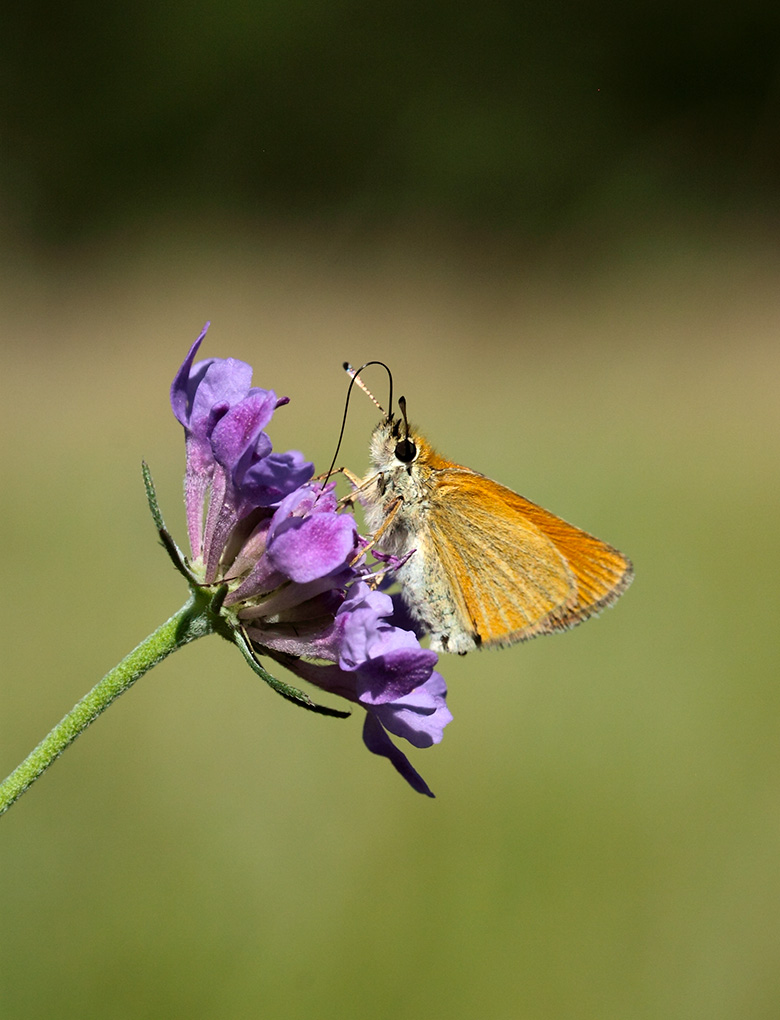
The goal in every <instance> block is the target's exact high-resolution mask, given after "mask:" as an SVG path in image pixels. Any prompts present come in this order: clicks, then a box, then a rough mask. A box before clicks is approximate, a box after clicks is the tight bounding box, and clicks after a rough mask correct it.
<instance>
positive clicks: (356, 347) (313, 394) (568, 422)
mask: <svg viewBox="0 0 780 1020" xmlns="http://www.w3.org/2000/svg"><path fill="white" fill-rule="evenodd" d="M3 20H4V43H5V45H4V58H3V61H2V66H1V67H0V81H2V88H0V135H1V136H2V140H3V158H2V161H1V165H0V212H1V213H2V223H1V224H0V239H2V256H1V257H2V269H3V271H2V274H1V275H0V301H1V302H2V313H3V330H2V339H1V340H0V344H2V362H1V367H0V400H2V406H3V410H4V442H3V443H2V446H0V459H1V460H0V470H1V471H2V481H3V484H2V486H0V508H1V518H0V519H2V523H3V527H4V535H5V542H4V550H5V562H4V567H3V575H4V578H5V583H4V584H3V586H2V595H0V607H1V610H2V614H1V617H0V618H1V619H2V626H0V648H1V653H0V654H1V655H2V676H1V681H0V682H1V690H2V701H1V702H0V704H1V705H2V708H1V709H0V754H1V756H2V763H0V771H3V773H5V772H8V771H10V770H11V769H12V768H13V767H14V766H15V765H16V764H18V762H19V761H20V760H21V759H22V758H23V757H24V755H26V754H27V752H28V751H29V750H30V749H31V747H32V746H33V745H34V744H35V743H36V742H37V741H38V740H39V739H40V738H41V737H42V736H43V735H44V734H45V733H46V732H47V731H48V729H49V728H50V727H51V725H52V724H53V723H54V722H56V721H57V719H58V718H59V717H60V716H61V715H62V714H63V713H64V712H65V711H66V710H67V709H69V708H70V707H71V705H72V704H73V703H74V702H75V701H76V700H77V699H78V698H79V697H80V696H81V695H82V694H83V693H84V692H85V691H86V690H87V689H88V688H89V687H90V686H91V685H92V684H93V683H94V682H95V681H96V680H97V679H98V678H99V677H100V676H101V675H102V674H103V673H104V672H105V671H106V670H107V669H108V668H110V667H111V666H112V665H113V664H114V663H115V662H116V661H117V660H118V659H119V658H120V657H121V656H122V655H123V654H124V653H125V652H127V651H128V650H129V649H130V648H131V647H132V646H133V645H134V644H135V643H136V642H137V641H139V640H140V639H141V638H142V637H144V636H145V635H146V634H147V633H149V632H150V631H151V630H152V629H153V628H154V627H156V626H157V625H158V624H159V623H160V622H161V621H162V620H164V619H165V618H167V617H168V616H169V615H170V614H171V613H172V612H173V611H174V610H176V609H177V608H178V607H179V605H180V604H181V603H182V602H183V601H184V598H185V592H184V590H183V588H182V584H181V583H180V581H179V579H178V577H177V575H176V574H175V573H174V571H173V570H172V568H171V567H170V566H169V564H168V562H167V560H166V558H165V556H164V554H163V552H162V550H161V549H160V548H159V546H158V545H157V544H156V540H155V536H154V532H153V529H152V525H151V522H150V520H149V519H148V514H147V510H146V508H145V502H144V496H143V489H142V484H141V478H140V466H139V465H140V460H141V458H142V457H145V458H146V459H147V460H148V461H149V463H150V465H151V467H152V470H153V472H154V476H155V479H156V482H157V486H158V491H159V495H160V499H161V502H162V505H163V509H164V512H165V513H166V517H167V519H168V523H169V526H170V527H171V529H172V530H173V531H174V532H175V533H176V534H177V535H178V536H179V538H180V540H182V541H183V538H184V523H183V512H182V508H181V474H182V467H183V443H182V438H181V435H180V429H179V427H178V425H177V424H176V423H175V422H174V420H173V418H172V415H171V413H170V410H169V407H168V403H167V390H168V386H169V384H170V380H171V378H172V376H173V374H174V372H175V370H176V368H177V367H178V365H179V364H180V362H181V360H182V358H183V356H184V353H185V352H186V350H187V348H188V346H189V344H190V343H191V342H192V340H193V339H194V338H195V337H196V336H197V333H198V331H199V329H200V328H201V326H202V324H203V322H204V321H205V320H206V319H207V318H210V319H211V320H212V322H213V326H212V330H211V332H210V333H209V336H208V340H207V343H206V347H205V349H204V353H205V355H206V356H228V355H232V356H236V357H241V358H244V359H245V360H247V361H250V362H251V363H252V364H253V365H254V366H255V381H256V383H257V384H258V385H261V386H270V387H273V388H275V389H276V390H277V391H278V392H280V393H285V394H288V395H289V396H290V397H291V398H292V403H291V405H290V406H289V407H287V408H284V409H283V410H281V411H280V412H279V413H278V415H277V416H276V418H275V420H274V423H273V430H272V439H273V440H274V443H275V446H276V447H277V449H286V448H290V447H295V448H301V449H303V450H305V451H306V453H307V455H309V456H310V457H312V458H313V459H314V460H315V461H316V463H317V464H318V466H320V467H321V468H324V467H325V466H326V465H327V463H328V461H329V460H330V457H331V455H332V451H333V446H334V443H335V440H336V436H337V433H338V427H339V422H340V416H341V413H342V407H343V398H344V393H345V388H346V386H345V378H344V376H343V373H342V372H341V368H340V365H341V362H342V360H344V359H345V358H348V359H350V360H352V361H353V362H355V363H359V362H362V361H365V360H368V359H370V358H381V359H383V360H385V361H387V362H388V363H389V364H390V365H391V366H392V368H393V371H394V373H395V377H396V385H397V387H398V390H399V392H404V393H405V394H406V397H407V399H408V403H409V408H410V414H411V415H412V417H413V419H414V420H415V421H416V422H417V423H418V424H419V425H420V426H421V427H422V428H423V430H424V431H425V432H426V433H427V434H428V435H429V438H430V439H431V440H432V441H433V442H434V443H435V444H436V445H437V446H438V447H439V448H440V449H441V451H442V452H443V453H444V454H445V455H446V456H448V457H451V458H453V459H455V460H459V461H462V462H463V463H466V464H469V465H471V466H473V467H475V468H477V469H478V470H481V471H483V472H485V473H486V474H488V475H490V476H492V477H494V478H497V479H498V480H500V481H502V482H504V483H505V484H507V485H510V486H511V487H513V488H515V489H516V490H518V491H520V492H522V493H523V494H524V495H526V496H528V497H529V498H531V499H534V500H536V501H537V502H540V503H542V504H543V505H545V506H547V507H549V508H550V509H552V510H554V511H555V512H557V513H559V514H561V515H562V516H564V517H567V518H568V519H570V520H573V521H574V522H575V523H577V524H579V525H581V526H583V527H585V528H588V529H589V530H591V531H593V532H595V533H596V534H598V535H599V536H601V537H603V538H604V539H606V540H608V541H610V542H612V543H614V544H616V545H617V546H619V547H620V548H622V549H624V550H625V551H626V552H627V553H628V554H629V555H631V556H632V558H633V559H634V562H635V565H636V570H637V580H636V582H635V584H634V586H633V588H632V589H631V590H630V591H629V593H628V594H627V596H626V597H625V598H624V599H622V600H621V602H620V603H619V604H618V605H617V607H616V608H615V609H614V610H611V611H609V612H608V613H605V614H604V615H603V616H602V617H601V618H600V619H598V620H595V621H591V622H589V623H588V624H587V625H585V626H583V627H581V628H578V629H577V630H575V631H572V632H571V633H568V634H565V635H562V636H557V637H554V638H546V639H543V640H541V641H534V642H531V643H529V644H528V645H523V646H519V647H515V648H512V649H509V650H505V651H501V652H498V653H484V654H473V655H469V656H467V657H465V658H457V657H453V658H449V657H443V658H442V661H441V671H442V673H443V674H444V675H445V677H446V679H447V681H448V683H449V686H450V705H451V708H452V710H453V712H454V715H455V721H454V722H453V723H452V725H451V726H450V727H449V728H448V730H447V732H446V734H445V739H444V742H443V743H442V744H441V745H440V746H439V747H437V748H434V749H430V750H427V751H422V752H414V751H413V752H412V760H413V762H414V764H415V765H416V766H417V767H418V768H419V769H420V771H421V772H422V773H423V775H424V776H425V778H426V779H427V780H428V782H429V783H430V785H431V786H432V788H433V789H434V791H435V792H436V794H437V799H436V800H435V801H428V800H427V799H424V798H422V797H419V796H416V795H415V794H414V793H412V792H411V791H410V790H409V789H407V788H406V787H405V784H404V783H403V782H402V781H401V780H400V779H399V778H398V777H397V776H396V775H395V774H394V773H393V771H392V769H391V768H390V766H389V765H388V764H387V763H386V762H384V761H382V760H380V759H378V758H374V757H373V756H371V755H369V754H368V752H366V751H365V749H364V748H363V747H362V743H361V739H360V725H359V720H358V719H357V718H352V719H350V720H347V721H345V722H339V721H337V720H327V719H320V718H316V717H312V716H310V715H308V714H306V713H303V712H298V711H296V710H295V709H294V708H293V707H292V706H291V705H289V704H287V703H286V702H283V701H282V700H281V699H279V698H277V697H275V696H274V695H273V694H272V693H271V692H270V691H268V690H267V689H265V688H264V687H262V686H261V685H260V683H259V681H257V680H256V678H255V677H254V676H253V675H252V674H251V673H250V672H249V671H248V670H247V669H246V667H244V666H243V665H242V663H241V661H240V658H239V656H238V653H236V652H235V651H234V650H233V649H231V648H229V647H228V646H227V645H225V644H223V643H221V642H219V641H218V640H217V639H211V640H209V641H205V642H199V643H196V644H195V645H192V646H190V647H188V648H186V649H184V650H183V651H181V652H180V653H178V654H177V655H175V656H174V657H173V658H172V659H171V660H169V661H167V662H165V663H163V664H162V665H161V666H160V667H158V668H157V669H156V670H154V671H153V672H152V673H151V674H149V676H147V677H146V678H144V679H143V680H142V681H140V682H139V683H138V685H137V686H136V687H135V688H134V689H133V690H132V691H131V692H130V693H129V694H128V695H126V696H125V697H124V698H122V699H121V700H120V701H119V702H118V703H117V704H116V705H115V706H113V707H112V708H111V710H110V711H109V713H108V714H107V715H106V716H105V717H103V718H101V719H100V720H99V722H98V723H96V724H95V726H94V727H93V728H92V729H91V730H90V731H89V732H88V733H86V734H85V735H84V736H83V737H82V738H81V739H80V740H79V741H78V742H77V743H76V744H75V745H74V746H73V747H72V748H71V749H70V750H69V751H68V752H67V754H66V755H65V757H64V758H63V759H62V761H60V762H58V763H57V764H56V765H55V766H54V767H53V769H52V770H51V771H50V772H49V773H48V774H47V775H46V776H45V777H44V778H43V779H42V780H41V782H40V783H38V784H37V785H36V787H35V788H34V789H33V790H31V791H30V792H29V793H28V794H26V795H25V797H24V798H23V799H22V800H21V801H20V802H19V803H18V804H17V805H16V806H15V807H14V808H13V810H12V811H11V812H10V814H9V815H8V816H7V817H6V818H4V819H3V820H2V823H0V940H1V942H2V949H3V951H2V955H1V956H0V959H1V960H2V962H1V963H0V1015H2V1017H3V1020H21V1018H30V1017H39V1016H55V1017H58V1018H71V1017H74V1018H75V1017H78V1018H80V1020H82V1018H92V1017H95V1018H97V1017H100V1018H107V1020H125V1018H128V1020H130V1018H133V1020H137V1018H142V1017H150V1018H151V1017H154V1018H157V1017H166V1018H168V1017H170V1018H178V1017H181V1018H187V1020H212V1018H220V1020H221V1018H224V1017H230V1018H244V1017H247V1018H249V1017H252V1018H255V1017H269V1018H284V1020H288V1018H289V1020H303V1018H311V1017H318V1018H320V1017H321V1018H328V1017H339V1018H344V1017H347V1018H363V1017H372V1018H376V1020H385V1018H386V1020H390V1018H392V1020H417V1018H421V1017H425V1018H436V1017H448V1018H449V1017H473V1018H483V1017H488V1018H491V1020H515V1018H530V1020H547V1018H555V1020H558V1018H564V1017H565V1018H578V1020H579V1018H598V1020H607V1018H614V1020H626V1018H632V1020H633V1018H642V1020H644V1018H647V1020H651V1018H663V1020H667V1018H670V1017H675V1018H676V1017H680V1018H683V1017H684V1018H686V1020H687V1018H702V1020H703V1018H706V1020H727V1018H767V1020H770V1018H771V1020H774V1018H776V1017H777V1016H778V1014H780V875H779V872H780V852H779V851H780V740H779V739H778V738H779V737H780V686H779V685H778V683H777V681H778V675H779V674H780V668H779V667H780V650H779V649H778V638H777V620H778V606H779V604H780V599H779V598H778V594H777V574H778V571H777V564H778V557H779V556H780V532H779V531H778V511H779V510H780V485H778V453H777V436H778V426H779V425H780V400H779V399H778V396H779V394H778V377H779V375H780V349H779V347H778V342H777V335H778V324H779V323H780V288H779V287H778V278H779V276H780V250H779V249H778V244H777V223H778V211H779V203H778V197H779V196H780V181H779V180H778V156H780V146H779V145H778V139H779V135H778V126H779V124H778V115H779V113H780V111H779V109H778V99H779V98H780V93H779V91H778V87H779V84H780V77H778V70H780V61H779V60H778V58H779V57H780V33H779V32H778V30H779V29H780V8H778V7H777V6H776V5H770V4H768V3H743V4H741V5H740V6H739V7H738V8H732V9H730V10H729V9H727V8H726V7H717V6H716V8H714V9H709V10H707V11H706V12H705V11H703V9H702V7H701V5H700V4H685V3H683V4H680V3H675V4H664V3H655V4H652V5H650V4H649V3H641V4H639V5H633V6H630V7H626V6H625V5H621V4H618V3H616V2H606V0H605V2H602V3H600V4H591V5H589V6H588V7H587V8H585V7H583V6H580V5H575V4H566V3H553V4H548V5H545V6H544V7H538V6H537V7H530V6H526V7H519V6H518V5H510V4H494V5H488V6H487V7H486V6H484V5H482V6H481V7H474V6H473V5H464V4H454V5H453V4H447V5H445V4H443V3H428V4H426V5H423V6H420V5H412V4H397V3H396V4H393V5H392V6H391V5H389V4H384V5H375V6H373V7H366V6H365V5H357V4H347V3H332V4H330V5H327V6H325V5H320V4H313V3H307V2H298V3H295V2H293V3H287V4H284V5H283V4H278V3H277V4H275V3H268V4H265V5H262V6H260V5H257V6H253V5H246V4H229V3H223V4H219V5H217V4H214V3H209V2H203V3H200V4H193V5H165V6H159V5H153V4H150V3H143V2H141V3H136V4H134V5H133V6H132V7H131V6H129V5H125V4H119V5H102V6H98V5H96V4H93V3H86V2H82V3H75V4H69V5H67V6H66V7H62V6H55V5H53V4H44V3H30V4H27V5H17V6H15V7H12V8H9V9H8V10H7V11H6V12H5V14H4V19H3ZM382 386H383V383H382V381H381V379H380V381H379V383H378V387H379V388H380V389H381V388H382ZM374 421H375V416H374V412H373V409H372V407H371V405H370V404H369V403H368V401H359V400H358V401H355V402H354V404H353V410H352V412H351V417H350V422H349V425H348V429H347V436H346V440H345V444H344V447H343V449H342V455H341V457H340V459H341V460H343V462H344V463H345V464H347V465H349V466H350V467H352V469H353V470H355V471H362V470H363V469H364V467H365V464H366V446H367V439H368V434H369V431H370V429H371V427H372V425H373V424H374Z"/></svg>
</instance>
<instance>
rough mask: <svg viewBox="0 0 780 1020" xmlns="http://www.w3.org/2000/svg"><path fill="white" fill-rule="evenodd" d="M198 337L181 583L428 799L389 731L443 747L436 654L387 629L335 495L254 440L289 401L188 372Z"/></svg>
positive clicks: (177, 387)
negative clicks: (341, 712)
mask: <svg viewBox="0 0 780 1020" xmlns="http://www.w3.org/2000/svg"><path fill="white" fill-rule="evenodd" d="M207 329H208V325H207V326H206V328H205V329H204V330H203V332H202V333H201V334H200V336H199V337H198V339H197V340H196V341H195V343H194V344H193V345H192V347H191V348H190V351H189V353H188V355H187V357H186V358H185V360H184V363H183V364H182V366H181V368H180V369H179V371H178V372H177V374H176V377H175V379H174V381H173V385H172V386H171V405H172V407H173V412H174V414H175V416H176V418H177V419H178V420H179V422H181V424H182V425H183V426H184V432H185V442H186V455H187V464H186V471H185V480H184V497H185V506H186V514H187V528H188V532H189V539H190V547H191V550H192V559H191V560H190V561H189V562H188V564H187V573H188V576H189V577H190V578H191V583H192V584H193V585H195V586H199V587H205V586H221V587H222V588H223V589H224V591H223V597H222V598H221V600H220V606H221V608H220V613H221V616H222V619H223V621H224V623H225V624H226V626H227V629H228V632H229V633H230V635H231V636H232V638H233V639H234V640H235V641H236V643H237V644H238V645H239V647H240V648H242V650H244V651H245V654H247V650H248V652H249V654H250V655H251V656H252V659H254V660H256V659H257V657H259V656H265V657H270V658H271V659H274V660H275V661H277V662H278V663H280V664H281V665H283V666H285V667H286V668H287V669H289V670H290V671H291V672H293V673H294V674H295V675H296V676H298V677H300V678H301V679H303V680H305V681H307V682H308V683H311V684H313V685H315V686H316V687H318V688H320V689H321V690H324V691H327V692H330V693H332V694H335V695H338V696H339V697H342V698H345V699H346V700H348V701H350V702H352V703H354V704H356V705H359V706H361V707H362V708H363V709H364V710H365V711H366V719H365V724H364V727H363V739H364V741H365V744H366V746H367V747H368V749H369V750H370V751H372V752H374V753H375V754H380V755H383V756H385V757H387V758H388V759H389V760H390V761H391V762H392V764H393V765H394V766H395V768H396V769H397V770H398V771H399V772H400V773H401V775H402V776H403V777H404V778H405V779H406V780H407V781H408V782H409V783H410V784H411V786H412V787H413V788H414V789H415V790H417V791H418V792H420V793H424V794H427V795H428V796H433V795H432V794H431V791H430V789H429V788H428V786H427V785H426V783H425V781H424V780H423V779H422V777H421V776H420V775H419V774H418V773H417V772H416V771H415V770H414V769H413V768H412V766H411V764H410V763H409V761H408V759H407V758H406V756H405V755H404V754H403V753H402V752H401V751H400V750H399V749H398V748H397V747H396V746H395V745H394V744H393V742H392V741H391V739H390V737H389V733H392V734H394V735H395V736H398V737H402V738H404V739H406V740H408V741H409V742H410V743H411V744H413V745H414V746H415V747H428V746H430V745H431V744H433V743H438V742H439V741H440V740H441V738H442V731H443V729H444V727H445V726H446V725H447V723H448V722H449V721H450V720H451V718H452V716H451V715H450V712H449V710H448V709H447V707H446V700H445V699H446V686H445V684H444V680H443V679H442V677H441V676H440V675H439V674H438V673H437V672H435V671H434V666H435V665H436V661H437V656H436V654H435V653H434V652H432V651H430V650H428V649H424V648H422V647H421V646H420V644H419V642H418V640H417V637H416V636H415V634H414V633H413V632H412V631H411V630H409V629H406V628H405V627H403V626H399V625H398V623H399V621H398V620H395V621H394V605H393V600H392V599H391V598H390V597H389V596H388V595H386V594H384V593H382V592H379V591H377V590H376V583H377V581H378V580H379V576H378V575H375V574H372V568H369V567H368V566H367V565H366V564H365V557H364V556H363V554H362V549H363V548H364V546H365V545H366V544H367V543H366V541H365V540H364V539H361V537H360V536H359V535H358V532H357V526H356V524H355V520H354V518H353V517H352V516H351V515H350V514H348V513H345V512H342V511H341V509H340V507H339V504H338V501H337V499H336V497H335V494H334V491H333V489H334V487H333V485H328V486H323V485H322V484H320V483H319V482H315V481H312V476H313V473H314V468H313V465H312V464H311V463H309V462H308V461H306V460H305V459H304V457H303V455H302V454H301V453H299V452H298V451H289V452H287V453H282V454H278V453H274V452H273V449H272V445H271V441H270V439H269V438H268V436H267V434H266V431H265V430H266V428H267V426H268V425H269V424H270V422H271V419H272V417H273V414H274V412H275V411H276V410H277V409H278V408H279V407H281V406H282V405H284V404H286V403H288V400H287V398H286V397H282V398H278V397H277V396H276V394H275V393H274V391H273V390H263V389H258V388H257V387H253V386H252V385H251V381H252V369H251V367H250V366H249V365H247V364H246V363H244V362H242V361H237V360H235V359H232V358H227V359H219V358H210V359H207V360H205V361H200V362H195V356H196V354H197V351H198V349H199V347H200V345H201V343H202V342H203V338H204V337H205V335H206V330H207ZM382 570H383V571H386V567H382ZM258 672H261V675H263V676H264V677H265V678H266V679H267V680H268V681H269V682H272V683H273V685H274V686H276V687H277V689H281V692H282V693H285V694H286V695H287V696H288V697H289V696H290V695H291V693H293V694H295V695H300V698H301V699H304V700H305V701H306V702H308V699H306V698H305V696H304V695H302V694H301V692H298V691H295V689H294V688H288V687H286V685H284V684H280V683H279V682H278V681H275V680H274V679H273V678H272V677H270V676H269V675H268V674H267V673H265V671H264V670H262V668H258ZM308 706H309V707H311V703H310V702H308Z"/></svg>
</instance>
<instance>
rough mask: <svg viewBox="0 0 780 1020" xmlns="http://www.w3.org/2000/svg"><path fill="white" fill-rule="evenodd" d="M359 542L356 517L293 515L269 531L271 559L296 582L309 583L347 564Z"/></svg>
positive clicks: (268, 549) (278, 568) (268, 554)
mask: <svg viewBox="0 0 780 1020" xmlns="http://www.w3.org/2000/svg"><path fill="white" fill-rule="evenodd" d="M356 545H357V526H356V524H355V520H354V518H353V517H347V516H345V515H343V514H341V515H336V514H312V515H311V516H310V517H290V518H288V519H287V520H285V521H282V522H281V524H278V525H277V526H276V527H274V525H272V526H271V529H270V530H269V533H268V548H267V551H266V552H267V556H268V559H269V560H270V561H271V563H273V565H274V566H275V567H276V568H277V570H281V571H282V573H284V574H286V575H287V577H289V578H290V580H292V581H298V582H301V583H305V582H306V581H313V580H314V579H315V578H317V577H324V576H325V575H326V574H332V573H333V572H334V571H336V570H340V569H341V568H342V567H344V566H346V565H347V563H348V562H349V560H350V559H351V558H352V555H353V553H354V550H355V547H356Z"/></svg>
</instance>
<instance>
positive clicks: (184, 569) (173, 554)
mask: <svg viewBox="0 0 780 1020" xmlns="http://www.w3.org/2000/svg"><path fill="white" fill-rule="evenodd" d="M141 471H142V472H143V476H144V488H145V489H146V500H147V502H148V504H149V510H150V511H151V514H152V520H153V521H154V526H155V527H156V528H157V534H158V535H159V536H160V542H161V543H162V545H163V548H164V549H165V551H166V552H167V553H168V555H169V556H170V558H171V562H172V563H173V565H174V567H176V569H177V570H178V571H179V573H180V574H182V575H183V576H184V577H185V578H186V579H187V580H188V581H189V583H190V584H191V585H195V586H197V583H198V582H197V580H196V579H195V578H194V577H193V575H192V573H191V572H190V569H189V567H188V566H187V557H186V556H185V555H184V553H183V552H182V551H181V549H180V548H179V547H178V545H176V542H175V541H174V539H173V536H172V535H171V533H170V531H168V529H167V528H166V527H165V521H164V520H163V515H162V513H161V511H160V504H159V503H158V502H157V493H156V491H155V488H154V482H153V481H152V473H151V471H150V470H149V465H148V464H147V463H146V461H145V460H143V461H141ZM223 597H224V596H223Z"/></svg>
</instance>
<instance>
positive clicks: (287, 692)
mask: <svg viewBox="0 0 780 1020" xmlns="http://www.w3.org/2000/svg"><path fill="white" fill-rule="evenodd" d="M230 639H231V640H232V641H233V642H234V643H235V644H236V645H237V647H238V649H239V651H240V652H241V654H242V655H243V656H244V658H245V659H246V661H247V662H248V663H249V665H250V666H251V667H252V669H253V670H254V671H255V673H257V675H258V676H259V677H260V678H261V679H262V680H265V682H266V683H267V684H268V686H269V687H271V688H272V689H273V690H275V691H276V693H277V694H281V696H282V697H283V698H287V700H288V701H292V703H293V704H294V705H300V707H301V708H306V709H308V710H309V712H316V713H317V714H318V715H330V716H333V717H334V718H336V719H346V718H347V717H348V716H349V715H350V713H349V712H342V711H340V710H339V709H337V708H326V706H325V705H315V703H314V702H313V701H312V700H311V698H310V697H309V696H308V694H305V693H304V692H303V691H300V690H298V688H297V687H292V686H291V685H290V684H286V683H283V682H282V681H281V680H277V679H276V677H275V676H271V674H270V673H269V672H268V670H267V669H265V667H264V666H263V665H262V663H261V662H260V661H259V659H258V658H257V656H256V655H255V653H254V651H253V649H252V646H251V645H250V643H249V641H248V640H247V638H246V635H245V634H244V632H243V631H242V630H241V629H240V628H235V629H234V630H233V633H232V634H231V638H230Z"/></svg>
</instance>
